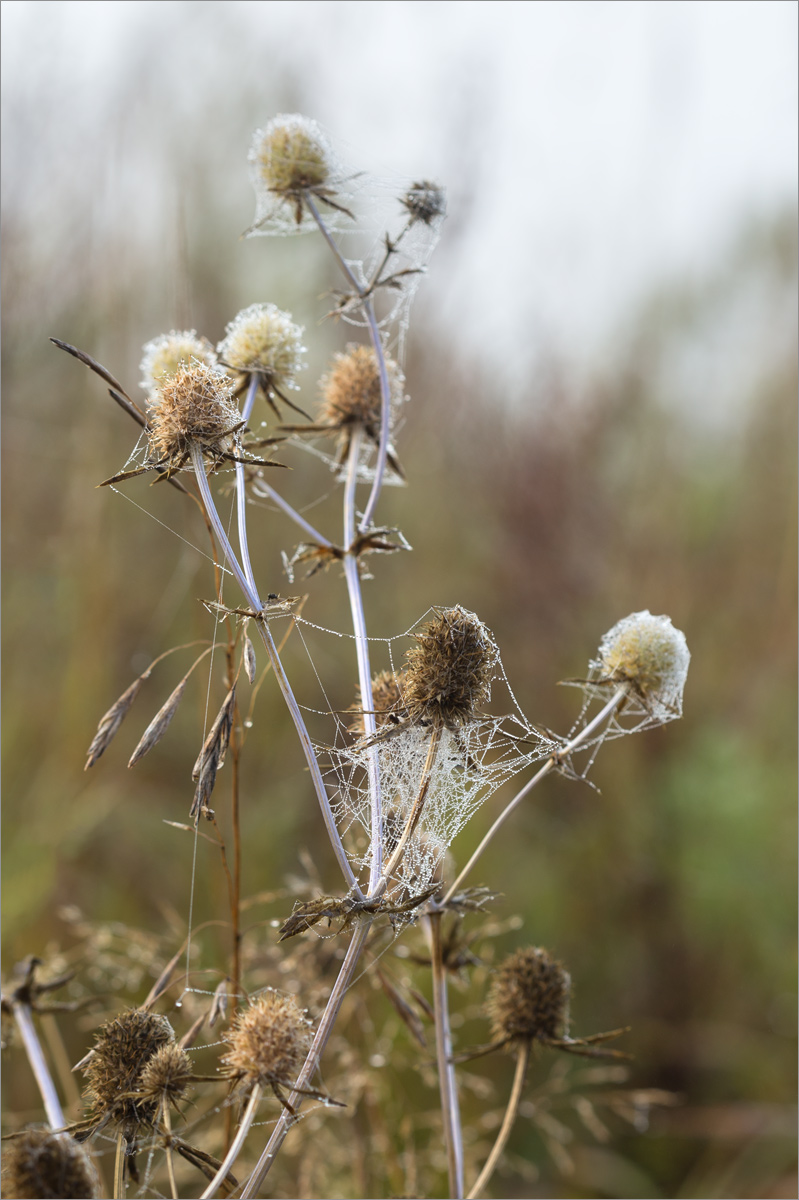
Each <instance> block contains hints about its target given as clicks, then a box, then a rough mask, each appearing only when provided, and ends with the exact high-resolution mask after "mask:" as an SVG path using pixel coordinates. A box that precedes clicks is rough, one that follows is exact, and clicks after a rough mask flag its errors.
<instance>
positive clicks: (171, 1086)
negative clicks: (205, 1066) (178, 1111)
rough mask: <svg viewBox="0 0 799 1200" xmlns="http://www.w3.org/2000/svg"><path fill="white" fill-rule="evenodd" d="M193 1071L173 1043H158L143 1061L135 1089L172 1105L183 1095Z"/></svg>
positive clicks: (187, 1057)
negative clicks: (153, 1051) (142, 1067)
mask: <svg viewBox="0 0 799 1200" xmlns="http://www.w3.org/2000/svg"><path fill="white" fill-rule="evenodd" d="M193 1074H194V1064H193V1063H192V1061H191V1059H190V1058H189V1056H188V1054H187V1053H186V1051H185V1050H184V1049H183V1047H182V1046H179V1045H178V1044H177V1042H167V1043H166V1044H165V1045H164V1046H160V1047H159V1048H158V1049H157V1050H156V1052H155V1054H154V1055H153V1056H152V1058H150V1059H148V1061H147V1062H146V1063H145V1066H144V1069H143V1070H142V1073H141V1075H140V1076H139V1081H138V1086H137V1090H138V1091H139V1092H140V1093H141V1094H142V1096H144V1097H145V1099H147V1100H151V1101H155V1102H156V1103H161V1102H163V1103H171V1104H175V1103H176V1102H177V1101H178V1100H180V1099H181V1098H182V1097H183V1096H185V1094H186V1091H187V1089H188V1086H189V1084H190V1083H191V1080H192V1076H193Z"/></svg>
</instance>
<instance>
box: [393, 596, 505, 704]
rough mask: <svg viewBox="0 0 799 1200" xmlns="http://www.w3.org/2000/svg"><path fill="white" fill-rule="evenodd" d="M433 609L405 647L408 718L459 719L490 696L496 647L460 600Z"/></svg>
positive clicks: (404, 694)
mask: <svg viewBox="0 0 799 1200" xmlns="http://www.w3.org/2000/svg"><path fill="white" fill-rule="evenodd" d="M433 611H434V612H435V617H434V618H433V620H432V621H428V622H427V624H426V625H424V626H423V627H422V629H421V631H420V632H419V633H417V634H414V638H415V641H416V644H415V645H414V646H411V648H410V650H408V651H407V652H406V655H405V657H406V659H407V666H406V667H405V670H404V673H403V677H402V679H403V683H402V694H403V697H404V700H405V704H406V706H407V709H408V715H409V717H410V719H411V721H413V722H417V721H430V722H433V724H441V725H446V726H453V725H462V724H463V723H464V722H465V721H468V720H469V718H470V717H471V716H472V715H473V714H474V711H475V709H476V708H477V707H478V706H479V705H481V704H484V703H485V702H486V701H487V700H488V699H489V697H490V694H491V679H492V677H493V674H494V669H495V667H496V665H497V663H498V662H499V652H498V650H497V647H496V643H495V642H494V639H493V637H492V636H491V633H490V631H489V630H488V629H487V628H486V626H485V625H484V624H483V623H482V621H480V620H478V618H477V617H476V616H475V615H474V613H470V612H467V611H466V610H465V609H463V608H461V607H460V606H459V605H458V606H456V607H455V608H443V609H434V610H433Z"/></svg>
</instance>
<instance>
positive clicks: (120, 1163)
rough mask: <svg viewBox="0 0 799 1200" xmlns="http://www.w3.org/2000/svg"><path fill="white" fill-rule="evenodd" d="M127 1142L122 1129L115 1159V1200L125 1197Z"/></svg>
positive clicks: (118, 1138) (121, 1199) (118, 1136)
mask: <svg viewBox="0 0 799 1200" xmlns="http://www.w3.org/2000/svg"><path fill="white" fill-rule="evenodd" d="M126 1149H127V1142H126V1141H125V1135H124V1134H123V1132H122V1130H121V1129H120V1131H119V1133H118V1134H117V1152H116V1158H115V1159H114V1200H124V1196H125V1151H126Z"/></svg>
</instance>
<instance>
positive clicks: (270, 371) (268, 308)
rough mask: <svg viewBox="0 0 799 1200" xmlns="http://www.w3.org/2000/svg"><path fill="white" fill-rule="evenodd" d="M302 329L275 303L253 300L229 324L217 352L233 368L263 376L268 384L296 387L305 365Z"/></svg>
mask: <svg viewBox="0 0 799 1200" xmlns="http://www.w3.org/2000/svg"><path fill="white" fill-rule="evenodd" d="M302 333H303V331H302V327H301V326H299V325H295V324H294V322H293V321H292V320H291V317H290V316H289V314H288V313H286V312H283V311H282V310H281V309H279V308H278V307H277V306H276V305H275V304H251V305H250V306H249V307H248V308H244V309H242V311H241V312H240V313H237V315H236V316H235V317H234V318H233V320H232V321H230V323H229V324H228V325H227V326H226V327H225V337H224V338H223V340H222V341H221V342H220V343H219V345H218V346H217V352H218V354H219V357H220V359H221V360H222V361H223V362H224V364H225V366H227V367H230V369H231V370H233V371H237V372H239V373H242V374H244V373H246V374H249V375H251V374H257V375H258V376H260V377H261V383H262V386H263V387H265V388H266V387H270V386H272V387H275V388H296V387H297V384H296V383H295V381H294V376H295V375H296V374H297V372H298V371H301V370H302V369H303V367H304V366H305V364H304V363H303V361H302V356H303V354H304V352H305V347H304V346H303V345H302V340H301V339H302Z"/></svg>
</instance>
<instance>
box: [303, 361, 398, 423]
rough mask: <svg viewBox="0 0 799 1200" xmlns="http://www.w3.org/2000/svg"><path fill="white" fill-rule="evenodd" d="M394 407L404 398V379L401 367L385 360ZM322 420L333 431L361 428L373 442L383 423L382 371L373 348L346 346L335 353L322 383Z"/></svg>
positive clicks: (320, 414)
mask: <svg viewBox="0 0 799 1200" xmlns="http://www.w3.org/2000/svg"><path fill="white" fill-rule="evenodd" d="M386 371H387V373H388V382H389V391H390V395H391V403H392V407H395V406H396V405H398V404H400V403H401V402H402V399H403V395H404V388H405V376H404V375H403V374H402V371H401V370H400V369H399V367H398V365H397V364H396V363H395V362H394V361H393V360H392V359H387V360H386ZM319 391H320V396H321V402H320V406H319V420H320V422H321V423H322V424H323V425H328V426H329V427H330V428H331V429H346V428H348V427H352V426H354V425H361V426H363V428H364V429H365V430H366V432H367V433H368V434H369V436H370V437H372V438H373V439H374V438H376V437H377V429H378V426H379V423H380V404H381V392H380V370H379V367H378V364H377V356H376V355H375V352H374V350H373V349H372V347H371V346H354V345H350V346H348V347H347V349H346V351H345V353H343V354H336V355H335V357H334V358H333V365H332V367H331V369H330V370H329V371H328V372H327V373H326V374H325V375H323V376H322V378H321V380H320V381H319Z"/></svg>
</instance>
